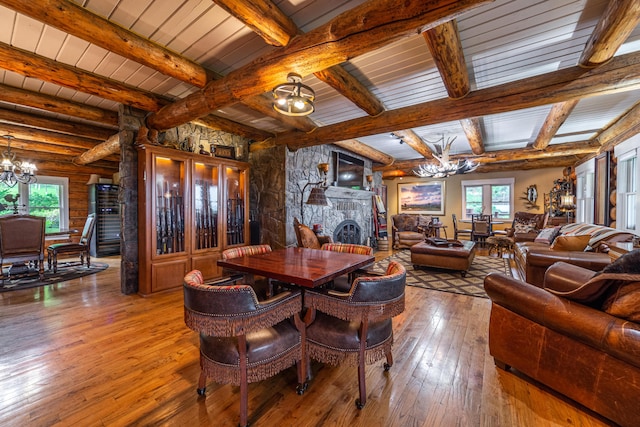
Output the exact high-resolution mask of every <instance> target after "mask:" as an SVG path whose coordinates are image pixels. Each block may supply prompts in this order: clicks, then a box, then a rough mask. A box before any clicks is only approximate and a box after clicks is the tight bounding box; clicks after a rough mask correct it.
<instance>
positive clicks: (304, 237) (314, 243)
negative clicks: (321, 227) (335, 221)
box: [298, 224, 320, 249]
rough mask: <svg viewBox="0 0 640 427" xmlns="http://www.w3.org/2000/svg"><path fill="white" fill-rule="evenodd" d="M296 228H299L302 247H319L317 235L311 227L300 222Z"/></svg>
mask: <svg viewBox="0 0 640 427" xmlns="http://www.w3.org/2000/svg"><path fill="white" fill-rule="evenodd" d="M298 229H299V230H300V240H301V241H302V247H303V248H311V249H320V242H319V241H318V236H316V233H314V232H313V230H312V229H310V228H309V227H307V226H306V225H302V224H301V225H300V227H299V228H298Z"/></svg>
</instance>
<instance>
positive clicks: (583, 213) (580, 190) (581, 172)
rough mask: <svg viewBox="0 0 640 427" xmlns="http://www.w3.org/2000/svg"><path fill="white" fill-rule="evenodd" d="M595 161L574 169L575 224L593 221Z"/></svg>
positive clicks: (592, 160)
mask: <svg viewBox="0 0 640 427" xmlns="http://www.w3.org/2000/svg"><path fill="white" fill-rule="evenodd" d="M595 170H596V162H595V159H591V160H589V161H587V162H585V163H583V164H581V165H579V166H578V167H576V222H584V223H593V221H594V206H595V201H594V183H595Z"/></svg>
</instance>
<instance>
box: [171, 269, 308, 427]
mask: <svg viewBox="0 0 640 427" xmlns="http://www.w3.org/2000/svg"><path fill="white" fill-rule="evenodd" d="M230 283H233V282H232V281H229V280H222V281H218V282H213V283H209V284H205V283H204V281H203V278H202V273H200V271H198V270H193V271H191V272H189V273H188V274H187V275H186V276H185V277H184V285H183V290H184V320H185V323H186V325H187V326H188V327H189V328H191V329H192V330H194V331H196V332H199V333H200V367H201V373H200V379H199V381H198V390H197V391H198V394H199V395H201V396H204V395H205V392H206V383H207V379H208V378H213V379H214V380H215V381H216V382H217V383H221V384H233V385H236V386H240V425H241V426H246V425H247V421H248V383H252V382H257V381H262V380H264V379H266V378H269V377H270V376H273V375H275V374H276V373H278V372H280V371H282V370H284V369H287V368H289V367H290V366H292V365H294V364H296V363H297V364H298V383H299V386H298V392H299V393H300V394H301V393H302V392H303V391H304V389H305V388H306V387H305V386H304V377H305V375H306V368H305V362H306V357H305V355H304V349H305V347H304V345H303V344H302V343H303V342H304V326H303V325H302V323H301V320H300V318H299V313H300V311H301V309H302V296H301V294H300V291H299V290H296V291H288V292H282V293H280V294H278V295H277V296H275V297H273V298H271V299H269V300H266V301H262V302H259V301H258V299H257V298H256V294H255V292H254V291H253V289H252V288H251V286H248V285H229V284H230ZM291 318H293V319H294V320H295V324H296V326H294V323H293V322H292V321H291V320H290V319H291Z"/></svg>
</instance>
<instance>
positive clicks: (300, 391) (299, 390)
mask: <svg viewBox="0 0 640 427" xmlns="http://www.w3.org/2000/svg"><path fill="white" fill-rule="evenodd" d="M308 387H309V384H308V383H304V384H298V386H297V387H296V393H298V395H299V396H302V395H303V394H304V392H305V391H307V388H308Z"/></svg>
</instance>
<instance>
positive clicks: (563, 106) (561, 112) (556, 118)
mask: <svg viewBox="0 0 640 427" xmlns="http://www.w3.org/2000/svg"><path fill="white" fill-rule="evenodd" d="M578 101H579V100H578V99H574V100H572V101H567V102H558V103H557V104H553V107H551V111H550V112H549V114H548V115H547V118H546V119H545V121H544V123H543V124H542V127H541V128H540V132H538V135H537V136H536V140H535V141H534V142H533V145H532V146H533V148H535V149H536V150H543V149H545V148H547V146H548V145H549V143H551V140H552V139H553V137H554V136H555V135H556V133H558V129H560V126H562V124H563V123H564V122H565V120H567V117H569V114H571V112H572V111H573V109H574V108H575V107H576V105H578Z"/></svg>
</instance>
